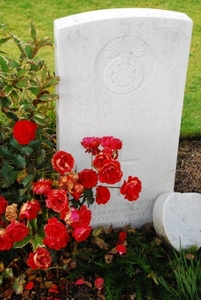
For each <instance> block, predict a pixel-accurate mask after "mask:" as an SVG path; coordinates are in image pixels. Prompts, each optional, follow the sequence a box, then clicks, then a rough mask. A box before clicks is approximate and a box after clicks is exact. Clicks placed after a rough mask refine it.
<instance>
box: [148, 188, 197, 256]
mask: <svg viewBox="0 0 201 300" xmlns="http://www.w3.org/2000/svg"><path fill="white" fill-rule="evenodd" d="M200 216H201V194H197V193H184V194H181V193H164V194H161V195H160V196H159V197H158V198H157V199H156V202H155V205H154V209H153V222H154V228H155V231H156V233H157V235H158V236H159V237H161V238H162V239H163V240H164V241H165V242H166V243H167V244H169V245H171V246H172V247H174V248H175V249H176V250H178V251H179V250H180V247H181V248H182V249H187V248H189V247H190V246H193V245H196V246H197V247H198V248H200V247H201V219H200Z"/></svg>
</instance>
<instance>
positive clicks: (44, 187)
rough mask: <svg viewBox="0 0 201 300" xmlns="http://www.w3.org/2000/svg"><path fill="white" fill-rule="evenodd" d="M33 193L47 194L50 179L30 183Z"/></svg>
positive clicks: (50, 184) (50, 187)
mask: <svg viewBox="0 0 201 300" xmlns="http://www.w3.org/2000/svg"><path fill="white" fill-rule="evenodd" d="M32 186H33V192H34V194H38V195H44V196H47V195H48V193H49V191H50V190H51V189H52V180H50V179H48V180H47V179H40V180H39V181H37V182H33V183H32Z"/></svg>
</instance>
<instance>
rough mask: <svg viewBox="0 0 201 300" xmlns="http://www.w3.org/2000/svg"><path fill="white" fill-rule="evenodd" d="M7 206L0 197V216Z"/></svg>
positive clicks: (6, 202) (5, 201) (4, 200)
mask: <svg viewBox="0 0 201 300" xmlns="http://www.w3.org/2000/svg"><path fill="white" fill-rule="evenodd" d="M7 206H8V201H7V200H6V199H5V198H4V197H3V196H0V215H2V214H4V213H5V211H6V207H7Z"/></svg>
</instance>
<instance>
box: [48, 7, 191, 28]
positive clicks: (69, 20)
mask: <svg viewBox="0 0 201 300" xmlns="http://www.w3.org/2000/svg"><path fill="white" fill-rule="evenodd" d="M129 17H137V18H139V17H145V18H159V19H160V18H164V19H175V20H182V21H189V22H191V23H192V22H193V21H192V19H191V18H189V17H188V16H187V15H186V14H185V13H182V12H176V11H170V10H162V9H154V8H114V9H101V10H94V11H88V12H82V13H78V14H74V15H69V16H66V17H63V18H59V19H56V20H54V26H55V27H56V28H58V29H62V28H64V27H66V26H72V25H77V24H83V23H88V22H93V21H99V20H107V19H118V18H129Z"/></svg>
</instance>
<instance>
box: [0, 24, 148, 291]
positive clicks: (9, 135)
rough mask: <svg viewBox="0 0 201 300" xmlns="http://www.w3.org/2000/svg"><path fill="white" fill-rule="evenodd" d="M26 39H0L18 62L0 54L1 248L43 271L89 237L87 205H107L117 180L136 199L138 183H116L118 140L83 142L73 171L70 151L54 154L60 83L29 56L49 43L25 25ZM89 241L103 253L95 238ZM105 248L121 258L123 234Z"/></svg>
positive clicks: (99, 286) (98, 285) (100, 285)
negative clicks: (82, 156)
mask: <svg viewBox="0 0 201 300" xmlns="http://www.w3.org/2000/svg"><path fill="white" fill-rule="evenodd" d="M0 28H4V26H2V27H0ZM30 34H31V38H32V40H31V42H28V43H27V42H26V43H25V42H23V41H21V40H19V38H18V37H16V36H15V35H12V34H6V33H4V38H3V39H0V45H1V44H3V43H5V42H6V41H8V40H13V42H14V44H16V45H17V47H18V48H19V50H20V57H19V60H18V61H15V60H12V59H10V58H9V57H7V56H3V55H2V53H0V105H1V112H2V116H3V118H5V119H3V118H2V119H0V125H1V131H0V189H1V194H0V251H1V254H2V253H4V252H5V254H6V251H8V250H9V251H11V250H12V249H14V250H16V249H22V248H23V250H24V251H22V252H21V253H23V260H24V261H25V262H26V263H27V265H28V266H29V267H30V268H32V269H42V270H46V269H48V268H49V267H50V266H51V265H52V263H53V262H55V261H56V255H57V252H58V251H61V253H64V254H66V253H69V252H70V251H72V249H73V251H74V253H76V250H77V246H76V243H83V242H86V240H87V239H88V238H89V237H91V233H92V230H93V229H92V227H91V224H90V223H91V220H92V212H91V210H90V208H89V207H90V205H93V203H94V202H95V203H96V204H98V205H106V204H107V203H108V201H109V200H110V198H111V193H110V188H112V186H111V185H113V184H116V183H120V185H121V187H119V189H120V193H121V194H122V195H123V196H124V198H125V199H126V200H129V201H136V200H137V199H138V198H139V193H140V191H141V189H142V186H141V182H140V180H139V179H138V178H137V177H132V176H129V177H128V179H127V180H124V181H123V184H121V180H122V178H123V171H122V169H121V164H120V162H119V160H118V157H119V151H121V148H122V141H121V140H120V139H118V138H116V137H113V136H103V137H84V138H83V140H82V141H81V146H82V147H83V148H84V149H85V152H86V153H89V154H90V155H91V156H92V160H91V161H92V165H91V166H90V167H89V166H87V168H85V169H83V170H79V171H78V170H77V167H75V166H76V162H75V160H74V157H73V153H68V152H66V151H63V150H60V151H56V150H55V128H54V126H53V125H52V122H51V118H50V117H49V115H48V111H49V110H51V109H52V107H53V106H52V105H51V104H49V102H51V101H52V100H56V99H57V98H58V96H57V95H56V94H54V93H52V88H53V87H54V86H55V85H56V84H57V83H58V81H59V78H57V77H55V76H51V75H50V72H49V71H48V69H47V66H46V65H45V63H44V61H42V60H40V59H38V58H36V57H35V56H36V54H37V53H38V51H39V50H40V48H41V47H43V46H49V45H50V43H49V40H48V39H41V40H40V39H38V37H37V33H36V29H35V26H34V24H33V23H32V22H31V23H30ZM50 115H51V113H50ZM4 122H6V126H5V125H4ZM78 146H80V145H78ZM108 185H109V186H108ZM115 188H118V187H115ZM94 242H96V243H97V242H100V245H101V247H102V246H103V248H104V247H105V249H107V245H105V244H104V243H103V242H102V241H99V240H98V239H97V237H95V238H94ZM101 249H102V248H101ZM112 251H113V252H112ZM112 251H111V253H110V255H111V254H112V255H113V254H117V253H119V254H121V255H122V254H125V253H126V234H125V232H122V233H121V234H120V235H119V238H118V240H117V242H116V244H115V248H114V249H113V250H112ZM24 253H27V254H26V255H25V254H24ZM103 283H104V279H102V278H97V280H96V282H95V286H96V288H97V289H98V290H101V289H102V288H103Z"/></svg>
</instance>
